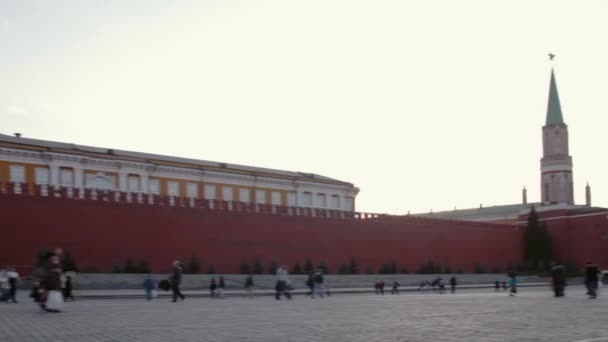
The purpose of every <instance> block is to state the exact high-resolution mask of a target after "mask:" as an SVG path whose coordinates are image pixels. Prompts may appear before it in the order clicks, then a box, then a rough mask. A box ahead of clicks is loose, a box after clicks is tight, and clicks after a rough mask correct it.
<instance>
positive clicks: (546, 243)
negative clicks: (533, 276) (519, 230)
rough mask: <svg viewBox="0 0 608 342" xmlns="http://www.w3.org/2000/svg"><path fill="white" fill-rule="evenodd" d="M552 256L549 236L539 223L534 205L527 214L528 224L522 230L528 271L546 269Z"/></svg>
mask: <svg viewBox="0 0 608 342" xmlns="http://www.w3.org/2000/svg"><path fill="white" fill-rule="evenodd" d="M552 256H553V250H552V242H551V236H550V235H549V232H548V230H547V227H546V226H545V225H544V224H541V223H540V221H539V219H538V215H537V214H536V210H534V207H532V209H531V210H530V214H529V215H528V224H527V225H526V229H525V231H524V258H525V261H526V263H527V265H528V266H529V267H530V271H532V270H536V271H547V270H548V268H549V265H550V264H551V259H552Z"/></svg>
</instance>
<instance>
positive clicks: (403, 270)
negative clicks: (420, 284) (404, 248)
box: [399, 266, 410, 274]
mask: <svg viewBox="0 0 608 342" xmlns="http://www.w3.org/2000/svg"><path fill="white" fill-rule="evenodd" d="M399 273H401V274H409V273H410V271H409V270H408V269H407V267H405V266H403V267H401V270H400V271H399Z"/></svg>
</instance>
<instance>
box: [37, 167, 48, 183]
mask: <svg viewBox="0 0 608 342" xmlns="http://www.w3.org/2000/svg"><path fill="white" fill-rule="evenodd" d="M35 176H36V184H38V185H49V169H48V168H46V167H37V168H36V175H35Z"/></svg>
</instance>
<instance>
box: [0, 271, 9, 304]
mask: <svg viewBox="0 0 608 342" xmlns="http://www.w3.org/2000/svg"><path fill="white" fill-rule="evenodd" d="M10 297H11V294H10V286H9V285H8V268H3V269H0V302H8V299H9V298H10Z"/></svg>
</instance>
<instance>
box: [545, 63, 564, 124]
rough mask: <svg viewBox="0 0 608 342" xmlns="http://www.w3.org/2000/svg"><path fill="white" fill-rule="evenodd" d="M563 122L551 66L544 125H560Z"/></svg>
mask: <svg viewBox="0 0 608 342" xmlns="http://www.w3.org/2000/svg"><path fill="white" fill-rule="evenodd" d="M563 123H564V118H563V116H562V106H561V104H560V102H559V94H558V93H557V83H556V82H555V73H554V72H553V68H551V83H550V85H549V103H548V105H547V121H546V122H545V125H561V124H563Z"/></svg>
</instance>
